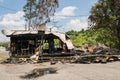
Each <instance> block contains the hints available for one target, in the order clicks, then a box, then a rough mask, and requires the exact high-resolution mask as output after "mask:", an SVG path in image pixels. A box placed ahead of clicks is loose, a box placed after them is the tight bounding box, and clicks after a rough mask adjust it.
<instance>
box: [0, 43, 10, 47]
mask: <svg viewBox="0 0 120 80" xmlns="http://www.w3.org/2000/svg"><path fill="white" fill-rule="evenodd" d="M8 44H9V42H0V46H3V47H5V48H8Z"/></svg>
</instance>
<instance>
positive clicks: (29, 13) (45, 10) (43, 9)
mask: <svg viewBox="0 0 120 80" xmlns="http://www.w3.org/2000/svg"><path fill="white" fill-rule="evenodd" d="M58 5H59V4H58V0H27V3H26V4H25V6H24V12H25V19H26V21H27V25H28V27H29V28H28V29H30V27H31V28H33V29H34V28H36V27H38V26H40V25H41V24H46V23H48V22H50V16H53V15H54V13H55V11H56V8H57V7H58Z"/></svg>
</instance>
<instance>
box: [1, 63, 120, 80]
mask: <svg viewBox="0 0 120 80" xmlns="http://www.w3.org/2000/svg"><path fill="white" fill-rule="evenodd" d="M119 66H120V62H114V63H107V64H61V63H60V64H56V65H49V63H43V64H21V65H20V64H16V65H15V64H0V78H1V79H0V80H24V79H22V78H20V76H22V75H25V74H26V73H28V72H30V71H31V70H33V69H35V68H44V67H57V68H58V69H59V70H58V71H57V73H56V74H47V75H44V76H42V77H38V78H36V79H34V80H120V67H119ZM30 80H33V79H30Z"/></svg>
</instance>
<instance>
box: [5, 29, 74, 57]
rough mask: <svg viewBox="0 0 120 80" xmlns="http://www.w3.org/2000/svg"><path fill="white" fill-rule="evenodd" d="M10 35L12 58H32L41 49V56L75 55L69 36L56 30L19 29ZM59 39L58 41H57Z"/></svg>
mask: <svg viewBox="0 0 120 80" xmlns="http://www.w3.org/2000/svg"><path fill="white" fill-rule="evenodd" d="M7 37H10V58H30V57H31V56H32V55H34V54H35V53H36V49H37V48H38V49H39V53H40V54H39V56H47V57H55V56H57V57H59V56H73V55H74V53H73V51H72V50H73V48H74V46H73V44H72V42H71V41H70V38H69V36H67V35H66V34H64V33H61V32H56V31H41V30H39V31H38V30H17V31H13V32H12V33H11V34H8V35H7ZM56 41H57V43H56Z"/></svg>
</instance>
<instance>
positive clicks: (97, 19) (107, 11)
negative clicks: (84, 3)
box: [89, 0, 120, 49]
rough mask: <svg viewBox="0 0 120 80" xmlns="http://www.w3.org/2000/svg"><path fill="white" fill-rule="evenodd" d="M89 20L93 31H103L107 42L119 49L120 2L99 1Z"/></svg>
mask: <svg viewBox="0 0 120 80" xmlns="http://www.w3.org/2000/svg"><path fill="white" fill-rule="evenodd" d="M89 19H90V20H91V23H92V29H93V30H99V29H104V32H105V33H104V35H105V36H106V39H107V41H108V42H111V43H110V44H111V46H112V47H116V48H119V49H120V0H99V1H98V3H97V4H95V5H94V6H93V7H92V8H91V15H90V16H89Z"/></svg>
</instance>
